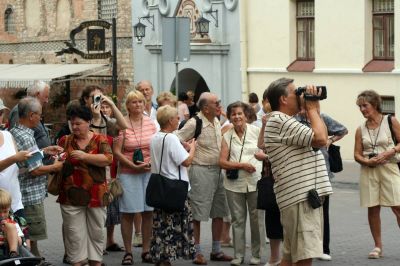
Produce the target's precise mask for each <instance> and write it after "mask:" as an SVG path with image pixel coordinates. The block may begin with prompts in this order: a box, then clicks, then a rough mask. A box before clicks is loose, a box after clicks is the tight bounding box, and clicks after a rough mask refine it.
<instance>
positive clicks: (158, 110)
mask: <svg viewBox="0 0 400 266" xmlns="http://www.w3.org/2000/svg"><path fill="white" fill-rule="evenodd" d="M49 90H50V86H49V85H48V84H46V83H45V82H42V81H36V82H35V83H34V84H33V85H32V86H30V87H29V88H28V89H27V90H26V93H27V96H26V97H24V98H22V99H21V100H20V101H19V103H18V104H17V105H16V106H15V107H14V108H13V109H12V110H9V109H8V108H7V107H6V106H5V105H4V103H3V101H2V100H0V124H2V128H3V129H2V130H1V131H0V216H1V218H0V219H1V223H2V227H1V228H0V249H1V250H2V252H1V254H2V255H1V256H2V257H1V258H0V259H4V258H15V257H21V256H27V255H29V254H31V255H32V256H36V257H39V258H41V254H40V248H39V246H38V242H39V241H40V240H43V239H46V238H47V236H48V235H47V229H46V216H45V214H46V210H45V208H44V200H45V198H46V197H47V195H48V193H52V194H56V195H57V196H58V197H57V202H58V203H59V204H60V210H61V215H62V221H63V223H62V225H61V229H62V230H61V231H62V234H63V242H64V247H65V254H64V258H63V262H64V263H68V264H72V265H86V264H89V265H93V266H95V265H96V266H100V265H104V263H102V261H103V256H104V255H105V254H107V253H108V252H121V254H123V255H122V256H121V259H122V260H121V264H122V265H132V264H134V261H135V260H138V259H141V261H142V262H144V263H152V264H155V265H171V263H173V261H175V260H177V259H185V260H192V263H194V264H197V265H206V264H207V257H208V258H209V260H212V261H225V262H227V263H230V264H231V265H241V264H243V263H244V259H245V255H246V254H245V252H246V233H245V232H246V220H247V216H249V220H250V237H251V257H250V260H249V261H248V263H249V264H250V265H259V264H260V263H261V259H260V257H261V256H260V253H261V247H262V245H261V243H262V242H263V241H266V240H265V238H264V237H263V236H262V234H261V233H260V232H261V228H263V227H262V226H260V224H259V214H260V213H261V212H260V210H264V211H265V229H266V237H267V239H268V240H267V241H268V242H269V244H270V257H269V258H268V261H267V262H266V264H265V265H266V266H275V265H282V266H286V265H311V264H312V259H313V258H319V259H321V260H331V259H332V257H331V252H330V225H329V199H330V195H331V194H332V186H331V182H330V180H331V179H332V178H333V176H334V174H333V173H334V172H337V170H336V168H335V167H336V163H337V161H332V158H331V157H332V155H331V153H330V149H332V147H333V146H334V145H332V144H333V143H335V142H337V141H339V140H340V139H341V138H343V137H344V136H345V135H346V134H347V133H348V130H347V128H346V127H345V126H344V125H342V124H341V123H339V122H338V121H336V120H334V119H333V118H331V117H330V116H329V115H327V114H324V113H322V112H321V111H320V106H319V100H318V99H319V97H320V96H321V89H320V88H317V87H315V86H312V85H309V86H306V87H304V88H303V89H302V90H298V89H297V88H296V87H295V84H294V80H292V79H287V78H281V79H278V80H276V81H273V82H272V83H271V84H270V85H269V86H268V88H267V89H266V90H265V92H264V93H263V95H262V101H261V104H260V103H259V100H258V96H257V94H255V93H251V94H250V95H249V101H248V103H244V102H242V101H236V102H233V103H230V104H229V105H228V106H227V109H226V111H225V109H224V108H223V106H222V104H221V100H220V99H219V98H218V96H217V95H216V94H214V93H211V92H203V93H202V94H201V95H197V98H196V103H195V101H194V96H195V95H194V93H193V91H190V90H189V91H187V92H181V93H179V95H178V97H176V96H175V95H173V94H172V93H170V92H161V93H159V95H157V96H156V95H154V89H153V86H152V84H151V83H150V82H149V81H146V80H143V81H140V82H139V83H138V84H137V85H136V86H135V88H134V89H133V90H131V91H130V92H129V93H128V94H127V96H126V97H125V99H124V103H123V104H122V105H123V106H121V107H123V108H121V109H124V112H121V110H120V109H119V108H118V107H117V105H116V104H115V103H114V102H113V100H112V99H111V98H109V97H108V96H106V95H105V94H104V92H103V89H102V88H100V87H98V86H87V87H86V88H84V90H83V91H82V93H81V96H80V98H79V99H76V100H72V101H70V102H69V103H68V104H67V106H66V118H67V119H66V121H65V124H64V125H63V127H62V128H61V130H59V131H58V132H57V133H56V134H55V136H54V142H53V143H52V141H51V139H50V135H49V132H48V129H47V128H46V127H45V126H44V122H43V118H42V108H43V107H44V106H45V105H46V103H47V102H48V100H49ZM153 98H156V101H157V103H155V102H153ZM356 104H357V105H358V106H359V108H360V111H361V113H362V115H363V116H364V117H365V118H366V121H365V122H363V123H362V124H361V126H360V127H359V128H358V129H357V131H356V141H355V149H354V158H355V160H356V161H357V162H358V163H359V164H360V165H361V178H360V191H361V193H360V199H361V206H363V207H367V208H368V221H369V224H370V229H371V234H372V237H373V240H374V247H373V249H372V250H371V252H370V253H369V254H368V258H371V259H378V258H380V257H381V256H382V254H383V251H382V240H381V222H380V209H381V206H389V207H391V209H392V210H393V213H394V214H395V215H396V218H397V221H398V223H399V225H400V197H399V195H400V192H399V190H400V183H399V182H400V172H399V168H398V165H397V163H398V162H399V161H400V144H398V143H399V141H400V124H399V122H398V121H397V119H396V118H395V117H394V116H390V115H389V116H388V115H384V114H382V108H381V98H380V96H379V94H377V93H376V92H375V91H371V90H367V91H363V92H362V93H360V94H359V95H358V97H357V100H356ZM6 111H8V112H7V113H9V115H8V119H6V118H7V117H4V116H5V114H6ZM123 113H125V115H124V114H123ZM3 122H6V123H5V124H4V126H3ZM336 159H337V158H336ZM333 164H335V165H333ZM334 168H335V170H333V169H334ZM160 180H164V181H163V182H161V181H160ZM168 180H169V181H168ZM171 181H174V182H173V183H171ZM54 182H55V183H54ZM50 183H52V184H51V185H50ZM178 183H179V184H178ZM54 184H56V187H55V192H54ZM182 184H183V186H182ZM178 185H179V186H178ZM50 186H52V188H50ZM157 186H159V187H157ZM160 186H161V188H160ZM168 186H176V187H175V191H174V192H173V193H171V192H169V193H170V194H168V191H167V189H168ZM116 188H119V189H116ZM155 189H158V190H157V191H159V190H160V189H161V191H164V192H165V193H166V195H162V194H163V193H160V194H159V198H160V199H162V200H161V201H164V202H160V200H157V196H158V195H156V197H155V196H154V193H155V192H154V191H153V190H155ZM182 190H183V191H182ZM178 194H179V195H181V194H182V195H184V196H183V198H182V197H181V198H179V195H178ZM173 200H175V202H176V203H175V204H176V206H175V205H174V206H167V205H168V204H169V202H172V201H173ZM178 205H179V206H178ZM209 219H212V223H211V233H212V243H211V246H212V249H211V253H210V254H208V255H209V256H206V255H207V254H204V251H203V250H202V242H201V231H204V230H208V229H206V228H204V227H203V228H202V227H201V222H205V221H208V220H209ZM118 224H120V225H121V235H122V239H123V244H122V245H120V244H118V243H117V242H116V241H115V239H114V234H115V232H114V228H115V225H118ZM230 227H231V229H232V236H233V237H232V238H233V241H230V239H231V237H230V234H229V229H230ZM104 228H106V229H104ZM201 229H202V230H201ZM221 246H231V247H233V251H234V254H233V257H231V256H228V255H227V254H225V253H224V252H223V251H222V248H221ZM281 246H282V247H281ZM133 247H135V248H136V247H141V258H134V256H133V252H132V250H133ZM42 260H43V261H42V265H46V264H48V265H49V264H50V263H48V262H46V261H45V260H44V258H42Z"/></svg>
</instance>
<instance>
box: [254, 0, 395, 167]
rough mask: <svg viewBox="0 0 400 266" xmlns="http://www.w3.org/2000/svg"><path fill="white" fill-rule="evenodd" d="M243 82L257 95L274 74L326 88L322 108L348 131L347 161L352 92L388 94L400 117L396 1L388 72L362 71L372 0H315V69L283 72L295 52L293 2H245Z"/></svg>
mask: <svg viewBox="0 0 400 266" xmlns="http://www.w3.org/2000/svg"><path fill="white" fill-rule="evenodd" d="M247 3H248V8H247V12H248V14H247V19H248V21H247V23H248V29H249V30H248V33H247V34H248V51H247V53H248V67H247V74H248V81H249V83H248V85H249V90H250V92H256V93H257V94H258V95H259V96H260V97H261V96H262V93H263V92H264V90H265V89H266V88H267V87H268V85H269V84H270V82H272V81H273V80H275V79H278V78H280V77H290V78H294V79H295V83H296V85H299V86H301V85H304V84H316V85H326V86H327V87H328V99H327V100H325V101H322V102H321V110H322V112H325V113H327V114H328V115H330V116H332V117H333V118H334V119H336V120H338V121H339V122H341V123H343V124H344V125H345V126H346V127H347V128H348V129H349V135H348V136H346V137H345V138H344V139H343V140H341V141H340V142H339V145H340V146H342V156H343V159H348V160H352V159H353V147H354V133H355V130H356V128H357V127H358V126H359V125H360V124H361V123H362V122H363V121H364V118H363V117H362V115H361V113H360V112H359V110H358V107H357V106H356V104H355V100H356V97H357V95H358V93H360V92H361V91H362V90H365V89H374V90H376V91H378V93H380V94H381V95H386V96H394V97H395V103H396V114H397V116H398V117H399V118H400V2H399V1H397V0H395V35H396V39H395V67H396V69H395V70H394V71H393V72H392V73H363V72H362V68H363V67H364V66H365V64H366V63H367V62H369V61H370V60H371V59H372V29H371V26H372V22H371V21H372V15H371V10H372V4H371V3H372V0H315V14H316V15H315V25H316V37H315V49H316V61H315V64H316V69H315V72H301V73H299V72H287V71H286V68H287V66H288V65H289V64H290V63H291V62H292V61H293V60H294V59H295V56H296V37H295V31H296V22H295V15H296V9H295V7H296V5H295V3H296V2H295V0H268V1H265V0H251V1H247Z"/></svg>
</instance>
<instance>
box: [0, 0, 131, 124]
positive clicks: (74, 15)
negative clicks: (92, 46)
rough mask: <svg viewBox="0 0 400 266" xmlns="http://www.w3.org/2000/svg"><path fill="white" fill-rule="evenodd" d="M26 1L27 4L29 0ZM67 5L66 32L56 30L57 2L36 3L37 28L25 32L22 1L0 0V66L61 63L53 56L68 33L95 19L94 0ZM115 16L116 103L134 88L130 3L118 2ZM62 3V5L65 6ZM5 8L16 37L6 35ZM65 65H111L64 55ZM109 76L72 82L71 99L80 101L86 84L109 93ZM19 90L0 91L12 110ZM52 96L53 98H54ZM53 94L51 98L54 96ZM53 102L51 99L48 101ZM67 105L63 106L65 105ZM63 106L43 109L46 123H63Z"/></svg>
mask: <svg viewBox="0 0 400 266" xmlns="http://www.w3.org/2000/svg"><path fill="white" fill-rule="evenodd" d="M28 1H29V0H28ZM67 1H68V3H69V9H68V10H66V12H69V17H70V23H69V28H68V29H67V30H63V31H60V30H58V29H57V26H56V25H57V3H58V1H46V0H38V1H37V2H38V3H39V6H38V7H37V8H38V12H40V28H39V29H35V30H31V31H29V30H27V28H26V26H25V25H26V24H25V10H24V3H25V1H21V0H20V1H17V0H8V1H5V0H0V64H8V63H9V62H10V60H12V61H13V63H14V64H24V63H30V64H40V63H42V61H44V62H45V63H46V64H58V63H62V62H61V58H60V57H56V56H55V51H59V50H61V48H65V45H64V44H63V42H64V41H66V40H69V34H70V31H71V30H72V29H74V28H76V27H77V26H78V25H79V24H80V23H81V22H83V21H87V20H96V19H98V11H97V8H98V6H97V0H67ZM116 2H117V3H118V15H117V53H118V56H117V60H118V66H117V69H118V71H117V72H118V98H119V102H122V99H123V97H124V95H125V93H126V90H127V89H129V88H131V87H133V84H132V82H133V51H132V26H131V25H132V23H131V2H130V0H118V1H116ZM64 3H65V2H64ZM8 6H11V7H12V9H13V15H14V21H15V29H16V30H15V33H14V34H8V33H7V32H5V27H4V12H5V10H6V8H7V7H8ZM106 32H107V34H106V37H107V38H108V40H107V43H108V44H107V50H109V49H111V45H109V43H110V38H111V31H106ZM85 38H86V36H85V35H84V34H78V35H77V36H76V39H77V44H78V47H79V49H80V50H83V51H85V50H86V49H85V48H84V46H85V43H86V40H85ZM65 61H66V62H65V63H74V62H77V63H79V64H84V63H86V64H96V63H104V64H108V63H110V59H103V60H85V59H82V58H81V57H80V56H78V55H71V54H66V56H65ZM110 76H111V73H110V72H109V73H107V72H103V73H101V74H99V75H96V77H94V78H89V77H87V78H85V79H81V80H76V81H72V82H71V98H72V99H75V98H77V97H79V93H80V91H81V90H82V89H83V88H84V87H85V86H87V85H89V84H96V85H99V86H100V87H103V88H105V89H106V91H107V92H111V77H110ZM59 89H60V88H59V86H53V87H52V94H51V96H52V97H56V96H54V95H56V94H57V93H56V91H57V90H59ZM16 91H18V89H16V88H13V89H4V88H3V89H2V88H0V97H1V98H3V99H4V101H5V104H6V105H7V106H9V107H12V106H14V105H15V104H16V103H17V100H16V99H15V98H14V95H15V92H16ZM54 93H55V94H54ZM53 94H54V95H53ZM51 100H52V99H50V101H51ZM65 104H66V103H65ZM65 104H64V105H61V106H59V107H58V108H55V107H51V105H48V106H46V108H45V110H44V113H45V119H46V122H49V123H60V122H63V121H64V120H65Z"/></svg>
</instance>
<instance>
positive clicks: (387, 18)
mask: <svg viewBox="0 0 400 266" xmlns="http://www.w3.org/2000/svg"><path fill="white" fill-rule="evenodd" d="M372 15H373V16H372V25H373V58H374V59H380V60H393V59H394V0H373V9H372Z"/></svg>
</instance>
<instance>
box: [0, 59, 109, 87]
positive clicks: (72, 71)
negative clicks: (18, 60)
mask: <svg viewBox="0 0 400 266" xmlns="http://www.w3.org/2000/svg"><path fill="white" fill-rule="evenodd" d="M108 70H110V67H109V65H106V64H0V88H22V87H28V86H29V85H31V84H33V82H34V81H35V80H43V81H45V82H49V83H51V82H61V81H65V80H71V79H79V78H83V77H86V76H89V75H93V74H99V73H101V72H105V71H108ZM71 75H74V76H75V75H77V76H76V77H73V78H66V79H61V80H55V79H58V78H62V77H67V76H71Z"/></svg>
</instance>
